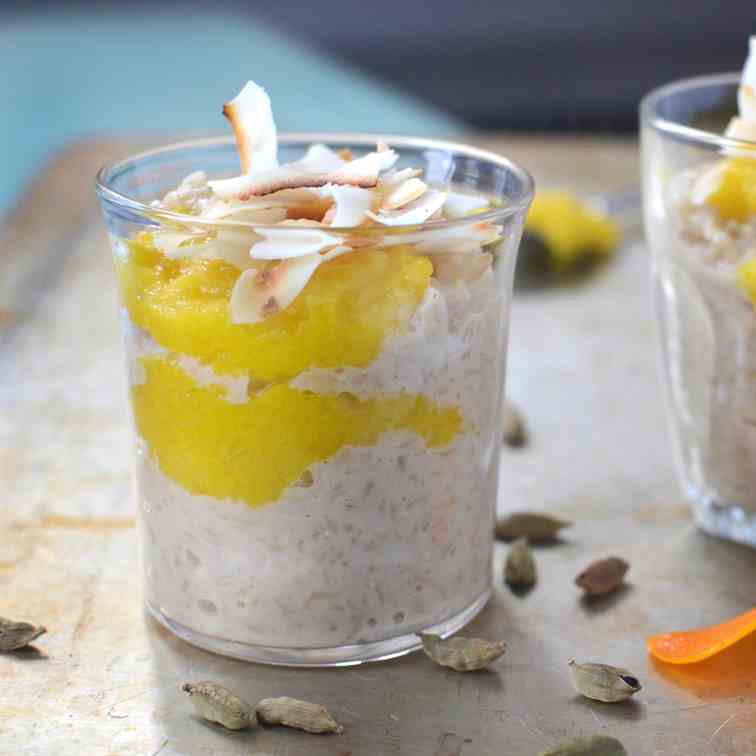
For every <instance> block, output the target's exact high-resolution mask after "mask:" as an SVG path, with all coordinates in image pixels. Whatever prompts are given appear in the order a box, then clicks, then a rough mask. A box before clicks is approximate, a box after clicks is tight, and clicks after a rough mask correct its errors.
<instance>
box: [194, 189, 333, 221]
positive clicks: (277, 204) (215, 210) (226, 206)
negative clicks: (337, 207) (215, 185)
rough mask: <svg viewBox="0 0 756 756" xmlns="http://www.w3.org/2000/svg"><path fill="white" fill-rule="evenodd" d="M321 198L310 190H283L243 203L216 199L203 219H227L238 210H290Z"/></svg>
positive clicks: (316, 191)
mask: <svg viewBox="0 0 756 756" xmlns="http://www.w3.org/2000/svg"><path fill="white" fill-rule="evenodd" d="M320 198H321V195H320V193H319V192H318V190H317V189H316V190H314V191H313V190H310V189H284V190H283V191H280V192H276V193H275V194H269V195H267V196H265V197H253V198H252V199H249V200H247V201H246V202H243V201H241V200H231V201H229V202H224V201H223V200H218V199H216V200H215V201H214V202H213V204H212V205H211V206H209V207H208V208H207V209H206V210H205V212H204V213H203V216H202V217H203V218H208V219H210V220H217V219H220V218H227V217H229V216H231V215H233V214H234V213H235V212H236V211H237V210H240V209H248V208H250V209H258V210H266V209H268V208H284V209H286V208H290V207H297V206H300V205H309V204H310V203H312V202H317V201H318V200H319V199H320Z"/></svg>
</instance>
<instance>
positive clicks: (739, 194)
mask: <svg viewBox="0 0 756 756" xmlns="http://www.w3.org/2000/svg"><path fill="white" fill-rule="evenodd" d="M706 202H707V203H708V204H709V205H710V206H711V207H713V208H714V209H715V210H716V211H717V213H718V215H719V217H720V218H722V220H735V221H738V222H740V223H744V222H745V221H747V220H748V219H749V218H751V217H753V216H754V215H756V160H752V159H750V158H731V159H730V160H727V161H725V163H724V164H723V165H722V169H721V171H720V173H719V181H718V184H717V187H716V189H714V191H713V192H711V194H709V196H708V197H707V198H706Z"/></svg>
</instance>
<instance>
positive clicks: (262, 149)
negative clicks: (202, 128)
mask: <svg viewBox="0 0 756 756" xmlns="http://www.w3.org/2000/svg"><path fill="white" fill-rule="evenodd" d="M223 115H224V116H226V118H228V120H229V121H230V122H231V126H232V127H233V129H234V136H235V137H236V147H237V149H238V150H239V161H240V163H241V168H242V171H243V172H244V173H246V174H249V173H251V172H252V170H253V169H254V171H255V172H256V173H257V172H259V171H269V170H271V169H272V168H275V167H276V166H277V165H278V160H277V159H276V152H277V150H278V143H277V138H276V124H275V121H274V120H273V111H272V110H271V107H270V98H269V97H268V95H267V93H266V91H265V90H264V89H263V88H262V87H261V86H258V85H257V84H255V82H254V81H248V82H247V83H246V85H245V86H244V88H243V89H242V91H241V92H239V94H238V95H236V97H234V99H233V100H231V102H227V103H226V104H225V105H224V106H223Z"/></svg>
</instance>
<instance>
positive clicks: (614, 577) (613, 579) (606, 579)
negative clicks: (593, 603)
mask: <svg viewBox="0 0 756 756" xmlns="http://www.w3.org/2000/svg"><path fill="white" fill-rule="evenodd" d="M629 569H630V565H629V564H628V563H627V562H626V561H625V560H624V559H620V558H619V557H608V558H606V559H599V560H598V561H596V562H592V563H591V564H589V565H588V567H586V568H585V569H584V570H583V571H582V572H581V573H580V574H579V575H578V576H577V577H576V578H575V584H576V585H578V586H579V587H580V588H582V589H583V590H584V591H585V592H586V593H587V594H588V595H589V596H603V595H605V594H607V593H611V592H612V591H613V590H615V589H617V588H619V586H620V585H621V584H622V581H623V580H624V578H625V575H626V574H627V571H628V570H629Z"/></svg>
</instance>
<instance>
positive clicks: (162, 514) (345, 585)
mask: <svg viewBox="0 0 756 756" xmlns="http://www.w3.org/2000/svg"><path fill="white" fill-rule="evenodd" d="M224 114H225V115H226V116H227V117H228V119H229V120H230V122H231V124H232V126H233V129H234V132H235V137H236V144H237V148H238V153H239V157H240V162H241V167H242V171H243V173H242V175H240V176H238V177H232V178H219V179H211V178H209V177H208V176H207V175H206V174H205V173H203V172H201V171H200V172H194V173H192V174H191V175H188V176H186V178H185V179H184V180H183V181H182V182H181V183H180V185H179V186H177V187H175V189H173V190H171V191H170V192H168V193H167V194H166V195H165V196H163V197H162V199H159V200H156V201H154V202H153V206H152V208H151V210H152V211H153V212H152V214H151V213H150V212H146V217H148V218H151V221H152V225H151V227H150V228H149V229H148V230H143V231H142V232H140V233H138V234H136V235H133V236H132V237H130V238H123V237H120V238H115V239H114V247H115V250H116V271H117V278H118V283H119V288H120V294H121V300H122V303H123V319H124V323H125V330H126V334H127V339H126V340H127V356H128V362H129V367H130V391H131V405H132V410H133V420H134V426H135V431H136V436H137V445H138V453H137V488H138V497H139V502H140V507H141V518H140V519H141V523H142V527H143V561H144V565H145V570H146V597H147V602H148V605H149V607H150V608H151V610H152V611H153V612H154V613H155V614H156V615H157V616H158V618H159V619H161V620H162V621H164V622H167V623H168V624H170V626H171V627H173V628H174V629H177V630H178V631H179V632H180V633H182V634H184V635H185V636H187V637H190V638H191V639H192V640H194V641H195V642H198V643H200V644H203V645H208V646H211V647H215V648H217V647H218V644H217V643H215V641H216V640H217V641H220V642H221V643H230V644H237V645H232V646H223V647H221V650H226V651H230V652H231V653H236V654H238V655H242V656H249V657H250V658H268V659H273V660H276V658H278V660H281V659H284V660H286V659H287V658H288V659H289V660H291V661H297V658H296V656H290V657H286V656H285V655H282V656H280V657H275V656H272V657H271V656H270V655H268V656H265V655H263V654H261V653H257V652H255V651H253V650H251V651H242V650H240V649H241V648H242V646H244V647H250V648H253V647H257V648H266V649H271V648H279V649H289V650H296V649H302V650H313V649H338V648H343V647H345V646H352V645H355V644H356V645H358V646H359V645H361V644H371V643H380V642H383V641H386V640H388V639H392V638H396V637H398V636H406V635H408V634H410V633H413V632H414V631H417V630H420V629H424V628H429V627H433V626H438V625H439V623H442V624H443V623H449V622H452V623H453V622H454V620H455V618H458V622H457V624H460V623H461V622H462V621H463V620H464V619H466V618H469V617H471V616H472V615H473V614H474V613H475V612H476V611H477V610H478V609H479V608H481V607H482V605H483V604H484V603H485V600H486V598H487V596H488V592H489V586H490V580H491V565H490V560H491V549H492V523H493V518H494V511H495V503H496V489H497V471H498V458H499V443H500V423H499V422H498V418H499V417H500V403H501V398H502V397H501V392H502V384H503V373H504V351H505V347H506V330H507V317H508V316H507V313H508V298H509V291H511V275H512V269H513V259H512V258H513V257H514V255H515V252H516V245H517V242H518V235H519V226H518V221H516V220H512V219H510V220H506V219H505V221H503V222H505V223H509V226H506V225H499V224H498V222H494V221H495V220H496V218H495V217H494V216H492V215H491V212H490V211H496V210H497V205H498V204H499V203H498V202H497V200H495V199H491V198H489V197H488V196H486V195H484V194H475V193H471V192H469V191H465V190H463V189H460V188H458V187H453V186H451V187H450V186H445V187H439V186H432V185H431V184H430V183H429V182H427V181H426V180H424V176H423V174H422V172H421V170H419V169H417V168H415V167H413V166H411V165H410V166H407V167H403V168H400V167H399V166H398V165H397V161H398V159H399V157H400V156H399V154H398V153H397V151H395V150H394V149H392V148H390V147H388V146H387V145H385V144H381V143H379V144H377V146H376V147H375V149H374V150H373V151H370V152H366V153H365V154H361V155H356V154H352V152H351V151H350V150H349V149H335V148H332V147H329V146H327V145H325V144H317V143H316V144H312V145H310V146H309V148H308V149H306V151H304V154H303V155H301V156H300V157H299V159H297V160H296V161H294V162H289V163H286V164H279V163H278V159H277V153H278V150H277V136H276V128H275V125H274V121H273V117H272V114H271V106H270V101H269V99H268V96H267V95H266V93H265V92H264V90H263V89H262V88H260V87H259V86H257V85H256V84H254V83H252V82H250V83H248V84H247V85H246V87H245V88H244V89H243V90H242V92H241V93H240V94H239V95H238V96H237V97H236V98H235V99H234V100H233V101H231V102H230V103H228V104H227V105H226V106H225V107H224ZM450 221H451V222H450ZM449 627H451V625H449ZM282 653H283V652H282ZM307 658H317V657H307ZM323 658H324V659H325V658H329V659H330V658H336V657H323ZM344 658H347V657H346V656H345V657H344Z"/></svg>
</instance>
